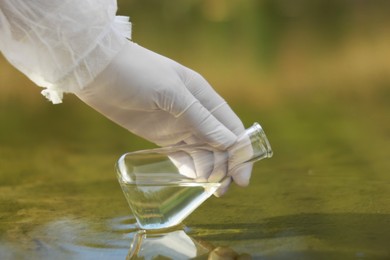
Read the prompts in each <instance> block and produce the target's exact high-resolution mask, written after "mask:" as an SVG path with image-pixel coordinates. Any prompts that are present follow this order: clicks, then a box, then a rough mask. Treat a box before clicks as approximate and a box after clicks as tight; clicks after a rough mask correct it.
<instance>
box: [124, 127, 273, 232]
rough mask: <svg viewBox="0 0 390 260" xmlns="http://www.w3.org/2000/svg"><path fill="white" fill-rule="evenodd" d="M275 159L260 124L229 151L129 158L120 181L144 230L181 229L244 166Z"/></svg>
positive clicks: (183, 149)
mask: <svg viewBox="0 0 390 260" xmlns="http://www.w3.org/2000/svg"><path fill="white" fill-rule="evenodd" d="M271 156H272V149H271V146H270V144H269V142H268V139H267V137H266V136H265V133H264V131H263V129H262V128H261V127H260V125H259V124H257V123H255V124H254V125H253V126H252V127H250V128H248V129H247V130H246V131H245V132H244V133H243V134H242V135H241V136H240V137H239V138H238V140H237V142H236V143H235V144H234V145H232V146H231V147H229V149H228V151H221V150H217V149H215V148H213V147H210V146H208V145H182V146H172V147H166V148H158V149H151V150H144V151H138V152H133V153H127V154H124V155H123V156H122V157H121V158H120V159H119V160H118V163H117V173H118V179H119V183H120V185H121V187H122V189H123V192H124V194H125V197H126V199H127V201H128V203H129V205H130V208H131V209H132V211H133V214H134V216H135V218H136V219H137V222H138V224H139V225H140V227H141V228H142V229H160V228H168V227H171V226H175V225H178V224H179V223H180V222H181V221H182V220H183V219H184V218H186V217H187V216H188V215H189V214H190V213H191V212H193V211H194V210H195V209H196V208H197V207H198V206H199V205H200V204H202V203H203V202H204V201H205V200H206V199H207V198H209V197H210V196H211V195H212V194H213V193H214V192H215V191H216V190H217V189H218V187H219V186H220V182H221V181H222V178H223V177H224V176H225V175H226V173H229V172H231V170H232V169H233V168H235V167H239V166H240V165H241V164H244V163H248V162H254V161H257V160H260V159H263V158H269V157H271Z"/></svg>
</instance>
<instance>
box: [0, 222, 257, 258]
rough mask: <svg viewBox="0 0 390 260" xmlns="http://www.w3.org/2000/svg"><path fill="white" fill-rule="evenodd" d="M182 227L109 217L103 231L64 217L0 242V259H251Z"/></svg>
mask: <svg viewBox="0 0 390 260" xmlns="http://www.w3.org/2000/svg"><path fill="white" fill-rule="evenodd" d="M188 232H189V229H188V228H186V227H185V226H177V227H175V228H173V229H170V230H163V231H161V232H158V231H151V232H149V231H145V230H139V229H137V226H136V223H135V220H134V219H133V218H129V217H120V218H115V219H112V220H109V221H108V222H107V225H106V227H105V229H104V230H102V229H100V230H97V229H96V227H92V226H91V224H90V223H88V222H85V221H81V220H77V219H71V218H64V219H61V220H57V221H54V222H51V223H47V224H45V225H43V226H41V227H39V228H36V229H34V230H33V231H31V232H30V234H28V236H29V237H30V238H31V240H30V241H29V243H25V244H17V243H15V244H10V243H7V242H6V241H3V243H1V245H0V259H128V260H131V259H134V260H135V259H144V260H152V259H155V260H157V259H211V260H224V259H241V260H246V259H251V257H250V256H249V255H248V254H238V253H237V252H235V251H234V250H233V249H231V248H228V247H216V246H214V245H212V244H211V243H209V242H207V241H204V240H196V239H194V238H192V237H191V236H189V235H188V234H187V233H188Z"/></svg>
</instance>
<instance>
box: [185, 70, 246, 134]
mask: <svg viewBox="0 0 390 260" xmlns="http://www.w3.org/2000/svg"><path fill="white" fill-rule="evenodd" d="M185 73H186V74H185V75H186V80H185V81H184V82H185V85H186V86H187V88H188V90H189V91H190V92H191V94H192V95H193V96H194V97H195V98H196V99H197V100H199V102H200V103H201V104H202V105H203V106H204V107H205V108H206V109H208V110H209V111H210V112H211V113H212V114H213V115H214V117H215V118H217V120H219V121H220V122H221V123H222V124H223V125H225V126H226V127H227V128H228V129H229V130H230V131H232V132H233V133H235V134H236V135H237V136H238V135H239V134H241V133H242V132H243V131H244V130H245V128H244V125H243V124H242V122H241V120H240V119H239V118H238V116H237V115H236V114H235V113H234V112H233V110H232V109H231V108H230V106H229V105H228V104H227V103H226V101H225V100H224V99H223V98H222V97H221V96H220V95H219V94H218V93H217V92H216V91H215V90H214V89H213V87H212V86H211V85H210V84H209V83H208V82H207V81H206V79H205V78H203V77H202V76H201V75H200V74H199V73H197V72H195V71H193V70H190V69H186V71H185Z"/></svg>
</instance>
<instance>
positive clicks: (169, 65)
mask: <svg viewBox="0 0 390 260" xmlns="http://www.w3.org/2000/svg"><path fill="white" fill-rule="evenodd" d="M75 94H76V95H77V96H78V97H79V98H80V99H81V100H83V101H84V102H85V103H87V104H88V105H90V106H91V107H93V108H94V109H95V110H97V111H99V112H100V113H102V114H103V115H105V116H106V117H108V118H110V119H111V120H112V121H114V122H115V123H117V124H119V125H121V126H123V127H125V128H126V129H128V130H129V131H131V132H132V133H134V134H136V135H138V136H141V137H143V138H145V139H147V140H149V141H151V142H153V143H155V144H157V145H159V146H170V145H177V144H192V143H207V144H209V145H211V146H213V147H216V148H219V149H221V150H226V149H228V148H229V147H231V146H232V145H233V144H234V143H235V142H236V140H237V137H238V135H240V134H241V133H242V132H243V131H244V126H243V124H242V122H241V120H240V119H239V118H238V117H237V115H236V114H235V113H234V112H233V111H232V110H231V108H230V107H229V106H228V104H227V103H226V102H225V100H223V99H222V98H221V97H220V96H219V95H218V94H217V93H216V92H215V91H214V89H213V88H212V87H211V86H210V85H209V84H208V82H207V81H206V80H205V79H204V78H203V77H202V76H201V75H200V74H198V73H196V72H195V71H193V70H191V69H188V68H186V67H184V66H182V65H181V64H179V63H177V62H175V61H173V60H171V59H168V58H166V57H164V56H161V55H159V54H156V53H154V52H152V51H150V50H147V49H145V48H143V47H141V46H139V45H137V44H135V43H133V42H129V43H128V44H127V45H126V47H125V48H124V49H123V50H122V51H121V52H120V53H119V54H118V55H117V56H116V58H115V59H114V60H113V61H112V62H111V64H110V65H109V66H108V67H107V68H106V69H105V70H104V71H103V72H102V73H101V74H100V75H99V76H98V77H97V78H96V79H95V80H94V82H92V83H91V84H89V85H88V86H86V87H85V88H84V89H83V90H81V91H80V92H77V93H75ZM251 170H252V165H246V166H243V167H241V168H239V169H236V170H235V171H234V172H230V173H229V174H230V175H231V176H232V178H233V180H234V182H236V183H237V184H238V185H239V186H246V185H248V183H249V179H250V175H251ZM220 175H221V174H220ZM222 175H227V170H226V171H225V172H224V174H222ZM205 177H208V176H205ZM220 179H222V178H220ZM230 182H231V178H226V179H225V181H224V182H223V184H222V185H221V187H220V188H219V190H218V191H217V192H216V195H217V196H221V195H222V194H223V193H225V192H226V190H227V187H228V186H229V184H230Z"/></svg>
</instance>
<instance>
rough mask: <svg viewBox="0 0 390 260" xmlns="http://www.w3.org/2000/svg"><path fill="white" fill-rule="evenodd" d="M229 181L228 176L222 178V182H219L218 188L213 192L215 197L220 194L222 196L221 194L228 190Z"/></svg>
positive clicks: (230, 179) (230, 180)
mask: <svg viewBox="0 0 390 260" xmlns="http://www.w3.org/2000/svg"><path fill="white" fill-rule="evenodd" d="M231 182H232V178H230V177H229V178H226V179H224V180H223V181H222V183H221V186H219V188H218V189H217V191H216V192H214V196H216V197H221V196H223V195H224V194H225V193H226V192H227V190H228V188H229V185H230V183H231Z"/></svg>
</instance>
